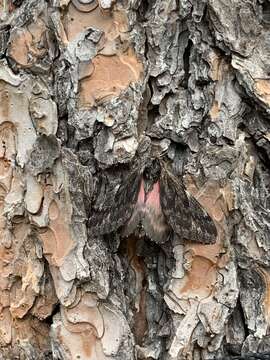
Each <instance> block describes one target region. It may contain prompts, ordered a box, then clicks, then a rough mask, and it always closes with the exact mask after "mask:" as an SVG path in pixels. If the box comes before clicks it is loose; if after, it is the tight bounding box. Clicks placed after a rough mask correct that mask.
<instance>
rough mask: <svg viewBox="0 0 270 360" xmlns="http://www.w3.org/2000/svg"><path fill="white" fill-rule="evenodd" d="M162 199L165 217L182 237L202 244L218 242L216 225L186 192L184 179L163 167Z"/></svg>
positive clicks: (161, 181)
mask: <svg viewBox="0 0 270 360" xmlns="http://www.w3.org/2000/svg"><path fill="white" fill-rule="evenodd" d="M160 201H161V206H162V210H163V212H164V214H165V217H166V219H167V221H168V223H169V225H170V226H171V227H172V229H173V231H174V232H175V233H177V234H178V235H179V236H180V237H181V238H182V239H186V240H190V241H195V242H198V243H202V244H213V243H215V242H216V237H217V229H216V226H215V224H214V222H213V220H212V219H211V217H210V216H209V214H208V213H207V212H206V211H205V210H204V208H203V207H202V206H201V205H200V204H199V202H198V201H197V200H196V199H195V198H194V197H192V196H191V195H190V194H189V193H188V192H186V190H185V187H184V184H183V181H182V179H178V178H176V177H175V176H174V175H173V174H171V173H169V172H168V171H167V170H165V169H162V173H161V180H160Z"/></svg>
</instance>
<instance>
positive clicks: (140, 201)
mask: <svg viewBox="0 0 270 360" xmlns="http://www.w3.org/2000/svg"><path fill="white" fill-rule="evenodd" d="M137 203H138V204H144V203H145V191H144V181H143V179H142V180H141V185H140V191H139V195H138V200H137Z"/></svg>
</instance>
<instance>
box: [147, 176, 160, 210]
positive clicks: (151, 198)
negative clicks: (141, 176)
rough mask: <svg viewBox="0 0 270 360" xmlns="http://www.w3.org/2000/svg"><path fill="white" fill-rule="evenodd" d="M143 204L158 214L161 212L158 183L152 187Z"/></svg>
mask: <svg viewBox="0 0 270 360" xmlns="http://www.w3.org/2000/svg"><path fill="white" fill-rule="evenodd" d="M145 204H146V206H149V207H152V208H154V209H156V210H157V211H159V212H160V211H161V205H160V184H159V181H157V182H156V183H155V184H154V185H153V189H152V190H151V191H150V192H149V193H148V194H147V195H146V199H145Z"/></svg>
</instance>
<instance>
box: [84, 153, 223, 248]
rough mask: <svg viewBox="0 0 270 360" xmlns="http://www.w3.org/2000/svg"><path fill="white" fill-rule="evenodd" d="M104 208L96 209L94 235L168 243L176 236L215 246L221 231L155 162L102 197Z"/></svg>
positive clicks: (91, 223)
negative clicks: (135, 236)
mask: <svg viewBox="0 0 270 360" xmlns="http://www.w3.org/2000/svg"><path fill="white" fill-rule="evenodd" d="M102 198H103V202H102V204H103V205H99V206H97V205H96V206H94V207H93V209H92V213H91V217H90V218H89V226H90V229H91V233H92V234H93V235H94V236H96V235H104V234H109V233H112V232H114V231H116V230H119V231H120V233H121V235H122V236H128V235H129V234H131V233H135V234H137V235H138V236H143V235H146V236H147V237H148V238H150V239H151V240H153V241H155V242H156V243H164V242H166V241H167V240H168V237H169V235H170V234H171V233H172V232H175V233H176V234H177V235H178V236H179V237H180V238H181V239H183V240H188V241H194V242H196V243H201V244H213V243H215V241H216V237H217V229H216V226H215V224H214V222H213V220H212V219H211V217H210V215H209V214H208V213H207V212H206V210H205V209H204V208H203V207H202V206H201V205H200V203H199V202H198V201H197V200H196V199H195V198H194V197H193V196H192V195H191V194H189V193H188V191H187V190H186V188H185V186H184V183H183V180H182V178H181V177H176V176H175V175H174V174H173V173H172V171H170V169H169V168H168V167H167V166H166V164H165V163H164V162H162V161H160V160H157V159H155V160H154V161H152V163H151V164H150V166H147V167H145V168H143V169H140V167H137V168H136V169H135V170H133V171H132V172H131V173H130V174H129V175H128V176H127V177H126V178H125V179H124V181H122V183H121V185H120V186H119V187H118V188H117V189H116V191H115V193H114V194H113V195H112V194H106V192H105V193H104V194H102Z"/></svg>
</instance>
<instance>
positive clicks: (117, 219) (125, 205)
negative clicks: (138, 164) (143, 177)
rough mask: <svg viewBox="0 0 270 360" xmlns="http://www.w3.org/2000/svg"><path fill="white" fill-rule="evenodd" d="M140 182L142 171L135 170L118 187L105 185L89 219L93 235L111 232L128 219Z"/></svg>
mask: <svg viewBox="0 0 270 360" xmlns="http://www.w3.org/2000/svg"><path fill="white" fill-rule="evenodd" d="M139 182H140V173H139V172H138V171H133V172H132V173H131V174H129V175H128V176H127V177H126V178H124V179H122V183H121V184H120V186H119V187H118V189H110V190H108V188H109V186H108V188H106V185H105V186H103V189H101V193H100V194H99V198H98V201H96V203H95V204H94V205H93V206H92V210H91V214H90V217H89V221H88V226H89V228H90V232H91V233H92V235H94V236H96V235H104V234H109V233H111V232H113V231H115V230H117V229H118V228H119V227H120V226H122V225H124V224H125V223H126V221H128V219H129V218H130V217H131V215H132V212H133V209H134V206H135V204H136V201H137V197H138V192H139Z"/></svg>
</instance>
